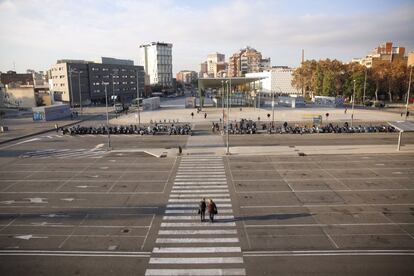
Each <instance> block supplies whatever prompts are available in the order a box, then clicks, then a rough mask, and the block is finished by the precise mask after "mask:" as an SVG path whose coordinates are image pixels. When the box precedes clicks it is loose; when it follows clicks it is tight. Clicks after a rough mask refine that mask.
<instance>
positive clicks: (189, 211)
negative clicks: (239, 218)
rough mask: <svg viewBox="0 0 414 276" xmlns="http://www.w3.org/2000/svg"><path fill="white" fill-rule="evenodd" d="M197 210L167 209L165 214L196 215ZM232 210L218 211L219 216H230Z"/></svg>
mask: <svg viewBox="0 0 414 276" xmlns="http://www.w3.org/2000/svg"><path fill="white" fill-rule="evenodd" d="M197 212H198V211H197V210H180V209H169V210H165V213H166V214H197ZM231 213H233V210H232V209H220V214H231Z"/></svg>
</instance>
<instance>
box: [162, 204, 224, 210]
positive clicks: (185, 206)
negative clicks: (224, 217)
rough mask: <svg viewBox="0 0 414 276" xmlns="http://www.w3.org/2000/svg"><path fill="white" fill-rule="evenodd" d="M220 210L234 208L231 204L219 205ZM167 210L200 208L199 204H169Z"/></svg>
mask: <svg viewBox="0 0 414 276" xmlns="http://www.w3.org/2000/svg"><path fill="white" fill-rule="evenodd" d="M216 205H217V207H218V208H223V207H230V208H231V207H232V206H231V204H229V203H221V204H220V203H217V204H216ZM167 208H172V209H174V208H198V204H167Z"/></svg>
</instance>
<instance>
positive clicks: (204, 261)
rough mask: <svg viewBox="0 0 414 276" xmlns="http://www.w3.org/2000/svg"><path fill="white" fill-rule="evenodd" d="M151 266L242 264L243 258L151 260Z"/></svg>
mask: <svg viewBox="0 0 414 276" xmlns="http://www.w3.org/2000/svg"><path fill="white" fill-rule="evenodd" d="M149 263H150V264H242V263H243V258H242V257H216V258H213V257H198V258H151V259H150V261H149Z"/></svg>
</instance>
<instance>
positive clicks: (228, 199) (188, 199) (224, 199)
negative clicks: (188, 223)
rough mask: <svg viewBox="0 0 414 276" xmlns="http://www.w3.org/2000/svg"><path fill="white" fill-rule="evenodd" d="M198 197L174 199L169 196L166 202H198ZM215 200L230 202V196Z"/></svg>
mask: <svg viewBox="0 0 414 276" xmlns="http://www.w3.org/2000/svg"><path fill="white" fill-rule="evenodd" d="M199 201H200V198H185V199H181V198H179V199H175V198H171V199H169V200H168V202H199ZM214 201H215V202H230V198H217V199H215V200H214Z"/></svg>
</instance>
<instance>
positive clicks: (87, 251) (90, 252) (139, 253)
mask: <svg viewBox="0 0 414 276" xmlns="http://www.w3.org/2000/svg"><path fill="white" fill-rule="evenodd" d="M0 253H39V254H40V253H68V254H71V253H74V254H77V253H82V254H120V255H122V254H129V255H133V254H135V255H148V254H151V252H140V251H89V250H85V251H83V250H14V249H4V250H0Z"/></svg>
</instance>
